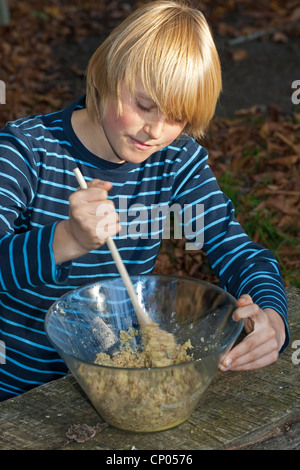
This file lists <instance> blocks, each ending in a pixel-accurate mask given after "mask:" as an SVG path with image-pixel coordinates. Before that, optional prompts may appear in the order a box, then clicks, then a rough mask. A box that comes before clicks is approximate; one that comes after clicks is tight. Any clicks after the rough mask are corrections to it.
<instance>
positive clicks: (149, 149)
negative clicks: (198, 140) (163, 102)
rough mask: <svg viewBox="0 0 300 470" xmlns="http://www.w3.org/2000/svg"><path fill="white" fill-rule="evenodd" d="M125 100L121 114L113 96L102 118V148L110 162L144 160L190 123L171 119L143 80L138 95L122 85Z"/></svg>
mask: <svg viewBox="0 0 300 470" xmlns="http://www.w3.org/2000/svg"><path fill="white" fill-rule="evenodd" d="M121 103H122V113H121V114H119V113H118V109H117V103H116V100H115V99H113V98H111V99H109V100H108V103H107V108H106V113H105V114H104V116H103V118H102V121H101V122H102V135H101V146H102V149H101V150H102V151H104V152H105V158H106V159H108V160H110V161H116V157H117V158H118V159H121V160H125V161H126V162H131V163H141V162H143V161H144V160H146V159H147V158H148V157H149V156H150V155H151V154H152V153H154V152H157V151H158V150H161V149H163V148H165V147H167V146H168V145H169V144H170V143H171V142H173V140H174V139H176V138H177V137H178V136H179V135H180V133H181V132H182V130H183V128H184V127H185V125H186V122H181V121H180V122H177V121H175V122H170V121H167V120H166V119H165V117H164V116H163V114H162V113H161V111H160V110H159V109H158V107H157V106H156V104H155V103H154V102H153V101H152V99H151V98H150V97H149V96H148V95H147V93H146V92H145V90H144V88H143V86H142V85H141V84H139V83H138V84H137V86H136V90H135V94H134V95H132V94H131V93H130V92H129V91H128V89H127V88H126V87H125V86H123V87H122V89H121Z"/></svg>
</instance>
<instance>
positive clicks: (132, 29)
mask: <svg viewBox="0 0 300 470" xmlns="http://www.w3.org/2000/svg"><path fill="white" fill-rule="evenodd" d="M136 79H139V80H141V83H142V85H143V87H144V89H145V91H146V93H147V94H148V95H149V97H150V98H151V99H152V100H153V101H154V102H155V103H156V105H157V106H158V108H159V109H160V110H161V112H162V113H163V114H164V115H165V116H166V118H167V119H168V120H170V121H187V125H186V127H185V129H184V130H185V132H187V133H188V134H190V135H191V136H193V137H195V138H197V137H200V136H202V135H203V133H204V132H205V130H206V129H207V127H208V125H209V122H210V121H211V119H212V117H213V115H214V112H215V108H216V104H217V100H218V98H219V95H220V92H221V88H222V79H221V67H220V60H219V56H218V53H217V50H216V47H215V44H214V41H213V38H212V34H211V31H210V28H209V26H208V24H207V22H206V20H205V18H204V16H203V14H202V13H201V12H200V11H199V10H197V9H195V8H191V7H189V6H188V5H187V4H186V3H183V2H178V1H154V2H150V3H148V4H146V5H143V6H141V7H140V8H138V9H137V10H135V11H134V12H133V13H131V14H130V15H129V16H128V17H127V18H126V19H125V20H124V21H123V22H122V23H121V24H120V25H119V26H118V27H117V28H115V29H114V30H113V31H112V32H111V34H110V35H109V36H108V38H107V39H106V40H105V41H104V42H103V43H102V44H101V46H100V47H99V48H98V49H97V50H96V52H95V53H94V54H93V56H92V58H91V60H90V63H89V66H88V70H87V95H86V106H87V110H88V113H89V115H90V116H91V117H92V119H96V116H97V115H98V116H99V111H100V103H101V110H102V112H105V109H106V104H107V99H108V98H109V97H111V96H115V97H116V100H117V103H118V106H119V111H120V112H122V109H121V86H122V83H125V85H126V86H127V87H128V89H129V91H130V92H132V93H133V94H134V92H135V84H136Z"/></svg>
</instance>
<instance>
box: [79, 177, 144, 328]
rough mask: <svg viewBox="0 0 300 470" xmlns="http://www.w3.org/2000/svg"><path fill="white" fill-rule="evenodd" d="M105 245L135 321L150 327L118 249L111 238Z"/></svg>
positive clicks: (81, 178) (81, 185) (82, 182)
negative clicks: (126, 293) (129, 303)
mask: <svg viewBox="0 0 300 470" xmlns="http://www.w3.org/2000/svg"><path fill="white" fill-rule="evenodd" d="M73 171H74V173H75V176H76V179H77V181H78V184H79V186H80V188H81V189H87V187H88V186H87V184H86V181H85V179H84V178H83V175H82V173H81V171H80V170H79V168H75V169H74V170H73ZM106 243H107V246H108V248H109V250H110V252H111V255H112V257H113V259H114V262H115V263H116V266H117V269H118V271H119V273H120V276H121V278H122V280H123V282H124V284H125V287H126V289H127V292H128V295H129V297H130V299H131V302H132V304H133V307H134V310H135V313H136V316H137V319H138V322H139V324H140V325H141V326H146V325H150V324H152V323H153V321H152V320H151V319H150V318H149V317H148V315H147V314H146V312H145V311H144V310H143V308H142V307H141V306H140V304H139V301H138V299H137V296H136V293H135V290H134V288H133V285H132V282H131V279H130V277H129V274H128V272H127V269H126V267H125V265H124V263H123V261H122V258H121V256H120V254H119V252H118V249H117V247H116V245H115V242H114V241H113V239H112V238H108V239H107V240H106Z"/></svg>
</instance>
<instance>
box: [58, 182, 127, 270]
mask: <svg viewBox="0 0 300 470" xmlns="http://www.w3.org/2000/svg"><path fill="white" fill-rule="evenodd" d="M111 188H112V184H111V183H110V182H106V181H100V180H93V181H91V182H90V183H88V189H80V190H78V191H76V192H74V193H72V194H71V196H70V198H69V203H70V206H69V207H70V209H69V219H67V220H64V221H62V222H60V223H59V224H58V225H57V227H56V230H55V234H54V240H53V251H54V256H55V261H56V264H60V263H62V262H64V261H68V260H71V259H74V258H78V257H80V256H82V255H84V254H86V253H89V252H90V251H92V250H96V249H98V248H99V247H100V246H101V245H103V244H104V243H105V242H106V240H107V239H108V238H109V237H112V236H114V235H116V233H118V232H119V230H120V226H119V224H118V214H117V212H116V211H115V207H114V204H113V202H112V201H110V200H108V199H107V196H108V191H109V190H110V189H111Z"/></svg>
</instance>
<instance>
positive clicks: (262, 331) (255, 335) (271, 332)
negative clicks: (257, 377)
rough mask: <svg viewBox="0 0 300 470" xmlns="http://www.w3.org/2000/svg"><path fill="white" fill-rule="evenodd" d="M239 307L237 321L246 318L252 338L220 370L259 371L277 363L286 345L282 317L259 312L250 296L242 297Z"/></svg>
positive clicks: (235, 349) (229, 355) (247, 331)
mask: <svg viewBox="0 0 300 470" xmlns="http://www.w3.org/2000/svg"><path fill="white" fill-rule="evenodd" d="M237 306H238V308H237V309H236V310H235V312H234V314H233V319H234V320H236V321H238V320H240V319H242V318H244V319H245V331H246V333H248V334H247V336H246V337H245V338H244V339H243V341H241V342H240V343H239V344H238V345H237V346H235V347H234V348H233V349H232V350H231V351H230V352H229V353H228V354H227V355H226V356H225V357H224V359H223V360H222V363H221V364H219V369H220V370H222V371H226V370H250V369H258V368H259V367H264V366H267V365H268V364H271V363H272V362H275V361H276V360H277V358H278V354H279V351H280V349H281V347H282V346H283V344H284V341H285V325H284V322H283V319H282V318H281V316H280V315H279V314H278V313H277V312H276V311H275V310H273V309H271V308H266V309H264V310H262V309H261V308H259V307H258V305H256V304H254V303H253V301H252V299H251V297H250V295H242V296H241V297H240V298H239V300H237Z"/></svg>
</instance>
